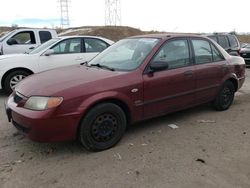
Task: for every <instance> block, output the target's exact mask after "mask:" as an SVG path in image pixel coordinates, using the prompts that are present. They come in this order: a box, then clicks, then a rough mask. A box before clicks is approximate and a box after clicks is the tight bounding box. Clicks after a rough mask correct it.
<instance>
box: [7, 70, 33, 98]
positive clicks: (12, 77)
mask: <svg viewBox="0 0 250 188" xmlns="http://www.w3.org/2000/svg"><path fill="white" fill-rule="evenodd" d="M29 75H30V73H29V72H27V71H24V70H16V71H12V72H10V73H9V74H8V75H7V76H6V78H5V80H4V90H5V91H6V92H7V93H11V92H12V91H13V89H14V88H15V86H16V85H17V84H18V83H19V82H20V81H21V80H23V79H24V78H26V77H27V76H29Z"/></svg>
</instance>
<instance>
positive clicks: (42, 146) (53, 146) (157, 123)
mask: <svg viewBox="0 0 250 188" xmlns="http://www.w3.org/2000/svg"><path fill="white" fill-rule="evenodd" d="M210 111H214V110H213V109H211V108H210V107H209V106H208V105H202V106H198V107H194V108H191V109H187V110H183V111H179V112H175V113H172V114H168V115H164V116H161V117H157V118H153V119H149V120H145V121H142V122H139V123H135V124H133V125H130V126H129V127H128V128H127V130H126V132H125V135H124V136H123V138H122V140H121V142H120V143H119V144H118V145H116V146H115V147H113V148H111V149H109V150H107V151H106V152H114V151H117V150H120V149H121V148H123V147H126V146H125V145H127V143H129V142H130V138H136V137H138V135H140V134H147V133H148V132H149V131H152V130H153V131H157V130H159V129H162V127H163V126H167V125H168V124H173V123H174V124H177V125H178V121H179V120H180V119H184V118H185V117H188V116H191V115H192V116H195V115H197V114H200V113H208V112H210ZM17 140H19V138H17ZM22 140H23V141H22V142H20V141H19V142H18V143H16V144H17V145H19V146H18V147H20V148H23V149H22V151H25V150H26V151H27V150H28V151H29V152H31V153H36V155H37V154H38V156H37V157H42V158H43V157H45V158H48V157H56V156H61V155H62V156H65V155H66V156H69V157H70V156H71V157H74V156H79V155H84V154H86V155H92V154H94V152H89V151H87V150H85V149H84V148H83V146H82V145H81V144H80V143H79V142H78V141H72V142H61V143H37V142H33V141H31V140H29V139H28V138H26V137H23V138H22Z"/></svg>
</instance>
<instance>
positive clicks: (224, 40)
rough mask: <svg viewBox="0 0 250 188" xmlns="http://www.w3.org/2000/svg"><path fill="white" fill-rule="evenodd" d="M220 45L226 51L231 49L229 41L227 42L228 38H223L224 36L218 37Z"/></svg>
mask: <svg viewBox="0 0 250 188" xmlns="http://www.w3.org/2000/svg"><path fill="white" fill-rule="evenodd" d="M218 43H219V45H221V47H222V48H224V49H227V48H229V43H228V40H227V37H226V36H223V35H222V36H218Z"/></svg>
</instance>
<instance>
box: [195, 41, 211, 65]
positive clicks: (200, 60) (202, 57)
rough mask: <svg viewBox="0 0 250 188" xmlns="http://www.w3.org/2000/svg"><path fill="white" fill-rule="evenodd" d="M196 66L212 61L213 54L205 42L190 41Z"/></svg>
mask: <svg viewBox="0 0 250 188" xmlns="http://www.w3.org/2000/svg"><path fill="white" fill-rule="evenodd" d="M192 44H193V47H194V54H195V62H196V64H204V63H210V62H212V61H213V54H212V50H211V47H210V44H209V42H208V41H206V40H201V39H194V40H192Z"/></svg>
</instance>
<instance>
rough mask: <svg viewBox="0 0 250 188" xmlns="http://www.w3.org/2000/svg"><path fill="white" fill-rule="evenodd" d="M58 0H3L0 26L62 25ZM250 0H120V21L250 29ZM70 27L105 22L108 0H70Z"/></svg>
mask: <svg viewBox="0 0 250 188" xmlns="http://www.w3.org/2000/svg"><path fill="white" fill-rule="evenodd" d="M58 1H59V0H40V1H38V0H1V11H0V26H11V25H13V24H17V25H18V26H25V27H50V28H51V27H52V28H53V27H56V26H60V15H61V14H60V7H59V3H58ZM249 7H250V0H237V1H229V0H121V25H122V26H131V27H134V28H138V29H141V30H146V31H151V30H157V31H166V32H192V33H195V32H198V33H211V32H230V31H236V32H250V24H249V20H250V19H249V16H248V15H249V12H248V11H249ZM69 18H70V27H79V26H102V25H105V0H70V5H69Z"/></svg>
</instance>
